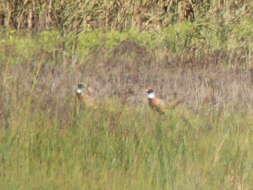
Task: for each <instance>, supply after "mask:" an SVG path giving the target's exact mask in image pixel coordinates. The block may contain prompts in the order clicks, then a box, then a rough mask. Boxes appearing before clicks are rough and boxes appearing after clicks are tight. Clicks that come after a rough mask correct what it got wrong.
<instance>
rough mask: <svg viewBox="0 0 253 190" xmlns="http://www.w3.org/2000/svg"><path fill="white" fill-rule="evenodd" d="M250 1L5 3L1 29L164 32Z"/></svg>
mask: <svg viewBox="0 0 253 190" xmlns="http://www.w3.org/2000/svg"><path fill="white" fill-rule="evenodd" d="M250 6H251V4H250V1H248V0H240V1H238V0H230V1H226V0H225V1H224V0H217V1H215V2H212V1H210V0H144V1H136V0H76V1H70V0H43V1H42V0H2V1H1V2H0V25H1V26H4V27H12V28H15V29H18V30H21V29H29V30H43V29H48V28H52V27H53V28H58V29H61V30H67V31H69V30H78V31H79V30H90V29H94V28H104V29H116V30H124V29H128V28H130V27H136V28H139V29H149V28H155V29H156V28H160V27H164V26H167V25H168V24H171V23H173V22H177V21H182V20H190V21H193V20H194V19H195V17H203V16H206V14H207V12H208V11H209V12H210V13H211V14H210V15H212V13H215V12H219V13H222V12H224V11H229V12H230V13H231V14H233V11H234V10H236V9H238V8H241V7H245V8H246V9H250Z"/></svg>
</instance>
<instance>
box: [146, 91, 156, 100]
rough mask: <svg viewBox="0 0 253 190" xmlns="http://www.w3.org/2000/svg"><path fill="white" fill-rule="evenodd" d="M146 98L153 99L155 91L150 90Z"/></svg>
mask: <svg viewBox="0 0 253 190" xmlns="http://www.w3.org/2000/svg"><path fill="white" fill-rule="evenodd" d="M147 97H148V99H154V98H155V93H154V92H150V93H148V95H147Z"/></svg>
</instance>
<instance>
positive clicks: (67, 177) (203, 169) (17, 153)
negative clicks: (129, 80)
mask: <svg viewBox="0 0 253 190" xmlns="http://www.w3.org/2000/svg"><path fill="white" fill-rule="evenodd" d="M119 110H120V109H119V108H116V109H112V107H110V109H109V108H107V109H104V110H103V111H101V110H85V111H82V110H81V111H79V112H76V113H75V115H73V117H72V118H71V120H70V121H69V122H68V125H67V126H63V125H62V124H61V123H60V122H59V121H58V120H54V119H50V115H48V114H46V113H43V112H39V111H37V109H34V110H33V111H32V110H30V109H29V106H28V107H27V108H24V109H21V110H19V111H18V110H17V111H14V113H12V114H11V115H12V116H11V119H10V120H9V122H10V123H9V125H10V126H11V127H9V128H7V129H6V128H1V133H0V134H1V135H0V139H1V144H0V152H1V154H0V158H1V166H0V168H1V169H0V181H1V182H0V187H1V188H2V189H250V188H251V186H252V177H253V173H252V166H253V165H252V164H253V163H252V156H253V155H252V154H253V152H252V151H251V144H252V141H253V138H252V129H251V128H252V122H253V119H252V117H251V116H246V115H244V114H238V113H234V114H233V113H224V114H223V115H222V116H219V117H218V116H215V117H210V115H206V116H203V115H200V114H192V113H189V112H186V111H184V110H181V109H178V110H177V111H176V112H171V113H168V114H167V115H166V116H159V115H156V114H155V115H154V114H153V113H152V112H149V111H144V110H141V109H140V110H138V109H134V108H124V110H123V112H121V114H120V115H119V114H118V111H119ZM21 112H22V113H21ZM207 112H208V111H207ZM182 114H183V115H182ZM114 116H116V117H114Z"/></svg>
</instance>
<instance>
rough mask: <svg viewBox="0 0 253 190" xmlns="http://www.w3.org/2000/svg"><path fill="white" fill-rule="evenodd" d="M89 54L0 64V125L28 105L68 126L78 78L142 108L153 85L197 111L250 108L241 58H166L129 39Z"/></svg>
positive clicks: (252, 101)
mask: <svg viewBox="0 0 253 190" xmlns="http://www.w3.org/2000/svg"><path fill="white" fill-rule="evenodd" d="M101 51H102V50H101ZM90 56H91V58H90V59H89V60H88V61H87V62H77V63H74V64H73V63H72V61H73V60H71V59H69V58H68V57H66V58H65V63H61V62H62V60H63V59H57V61H55V62H52V63H51V64H50V63H48V62H46V63H44V62H43V61H41V60H40V59H38V60H37V61H36V60H35V61H33V62H26V63H20V64H19V65H9V64H3V65H1V70H0V76H1V77H0V91H1V95H0V103H1V104H0V106H1V114H0V117H1V118H2V119H1V121H2V123H4V125H5V126H6V127H8V120H9V119H10V118H15V117H16V116H13V115H12V112H13V111H12V110H13V109H14V110H15V109H18V108H19V107H25V106H27V105H32V106H30V108H29V109H36V110H41V111H46V112H47V113H49V115H50V117H52V118H54V119H57V120H58V119H59V120H62V121H63V123H64V125H68V122H69V118H70V117H71V116H72V114H73V111H74V109H75V95H74V88H75V87H76V84H77V83H78V82H80V81H83V82H85V83H87V84H89V85H90V86H91V87H92V88H93V89H94V97H95V98H96V99H97V100H98V101H101V102H103V101H105V100H107V99H110V98H116V99H118V98H119V99H120V101H121V102H122V103H123V104H127V105H135V106H137V107H145V106H146V103H147V102H146V96H145V92H144V90H145V89H146V88H147V87H152V88H154V89H155V90H156V92H157V95H158V96H159V97H161V98H163V99H165V100H166V101H168V102H169V101H170V100H173V99H175V98H182V97H184V98H185V102H184V103H183V106H184V107H188V109H192V110H194V111H196V112H197V113H202V111H203V110H202V109H203V107H204V108H205V107H209V108H211V109H212V110H216V111H219V112H223V111H224V110H230V111H237V112H244V111H250V110H252V106H253V92H252V85H253V83H252V69H251V68H250V66H247V65H245V64H243V63H242V64H241V65H239V66H238V65H237V64H236V62H237V60H239V59H240V57H238V58H236V57H235V58H234V60H233V61H234V62H233V63H231V64H230V65H225V64H222V63H221V62H222V60H224V59H226V55H225V56H221V57H219V56H215V55H213V54H210V55H208V54H207V55H206V56H205V59H203V58H201V59H200V58H199V57H194V56H191V57H190V58H189V57H185V56H184V55H181V56H173V55H170V56H168V55H167V54H165V53H160V54H158V53H157V52H153V53H151V52H149V51H147V50H146V49H145V48H143V47H140V46H138V45H137V44H135V43H130V42H123V43H121V44H120V45H118V46H117V47H115V48H114V50H113V51H112V54H111V55H110V56H109V55H108V54H106V53H105V52H96V54H94V55H92V54H91V55H90ZM168 57H169V58H168ZM243 65H244V66H243ZM28 107H29V106H28ZM10 120H11V119H10Z"/></svg>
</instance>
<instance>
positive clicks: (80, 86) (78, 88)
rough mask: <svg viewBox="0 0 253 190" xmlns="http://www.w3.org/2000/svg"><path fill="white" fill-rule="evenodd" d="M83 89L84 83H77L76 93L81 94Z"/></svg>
mask: <svg viewBox="0 0 253 190" xmlns="http://www.w3.org/2000/svg"><path fill="white" fill-rule="evenodd" d="M84 89H85V85H84V84H83V83H79V84H78V85H77V89H76V93H77V94H82V93H83V91H84Z"/></svg>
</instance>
